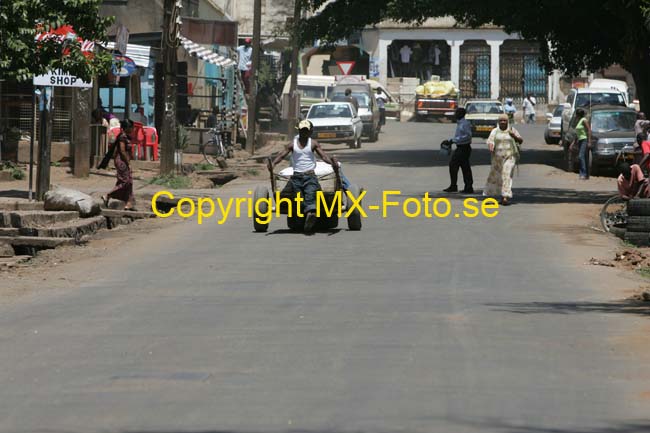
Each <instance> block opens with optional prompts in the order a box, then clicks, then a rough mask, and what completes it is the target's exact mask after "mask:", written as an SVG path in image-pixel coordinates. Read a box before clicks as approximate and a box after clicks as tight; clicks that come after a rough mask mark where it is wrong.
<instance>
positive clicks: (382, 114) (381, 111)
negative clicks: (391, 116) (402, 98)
mask: <svg viewBox="0 0 650 433" xmlns="http://www.w3.org/2000/svg"><path fill="white" fill-rule="evenodd" d="M379 124H380V125H381V126H384V125H385V124H386V109H385V108H380V109H379Z"/></svg>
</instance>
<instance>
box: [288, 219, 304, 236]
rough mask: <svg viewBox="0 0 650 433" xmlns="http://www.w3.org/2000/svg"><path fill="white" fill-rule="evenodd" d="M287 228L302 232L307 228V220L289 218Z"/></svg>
mask: <svg viewBox="0 0 650 433" xmlns="http://www.w3.org/2000/svg"><path fill="white" fill-rule="evenodd" d="M287 227H289V230H292V231H294V232H301V231H302V230H303V229H304V228H305V218H304V217H303V218H300V217H297V216H291V217H290V216H288V217H287Z"/></svg>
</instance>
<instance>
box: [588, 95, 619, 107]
mask: <svg viewBox="0 0 650 433" xmlns="http://www.w3.org/2000/svg"><path fill="white" fill-rule="evenodd" d="M590 105H621V106H623V107H625V99H623V95H621V94H620V93H580V94H578V95H577V96H576V107H589V106H590Z"/></svg>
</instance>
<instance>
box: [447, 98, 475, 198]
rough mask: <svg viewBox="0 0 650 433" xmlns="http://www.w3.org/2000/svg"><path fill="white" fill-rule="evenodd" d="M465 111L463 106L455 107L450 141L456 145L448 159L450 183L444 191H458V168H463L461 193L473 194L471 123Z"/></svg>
mask: <svg viewBox="0 0 650 433" xmlns="http://www.w3.org/2000/svg"><path fill="white" fill-rule="evenodd" d="M465 114H467V112H466V111H465V109H464V108H458V109H456V121H457V125H456V134H454V138H452V139H451V142H452V143H454V144H455V145H456V150H454V153H452V155H451V160H450V161H449V177H450V178H451V185H449V188H446V189H445V190H444V191H445V192H458V169H459V168H460V169H462V170H463V181H464V182H465V189H463V194H474V188H473V185H474V178H473V177H472V166H471V164H470V162H469V157H470V156H471V155H472V125H471V124H470V123H469V120H467V119H465Z"/></svg>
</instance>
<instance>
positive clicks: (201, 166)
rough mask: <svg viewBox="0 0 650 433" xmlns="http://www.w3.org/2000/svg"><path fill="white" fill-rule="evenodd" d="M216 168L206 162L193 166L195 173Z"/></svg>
mask: <svg viewBox="0 0 650 433" xmlns="http://www.w3.org/2000/svg"><path fill="white" fill-rule="evenodd" d="M215 168H216V167H215V166H214V165H212V164H210V163H207V162H199V163H198V164H194V170H196V171H210V170H214V169H215Z"/></svg>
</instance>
